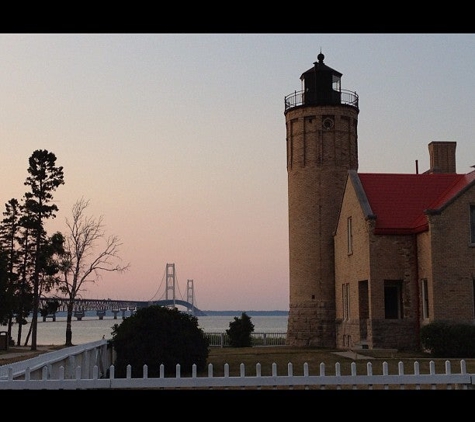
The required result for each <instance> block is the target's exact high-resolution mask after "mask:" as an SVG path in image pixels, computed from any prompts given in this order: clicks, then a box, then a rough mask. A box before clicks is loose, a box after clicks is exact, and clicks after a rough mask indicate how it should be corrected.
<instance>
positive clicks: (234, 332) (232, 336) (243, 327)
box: [226, 312, 254, 347]
mask: <svg viewBox="0 0 475 422" xmlns="http://www.w3.org/2000/svg"><path fill="white" fill-rule="evenodd" d="M253 331H254V324H253V323H252V322H251V317H250V316H248V315H247V314H246V313H245V312H243V313H242V314H241V318H238V317H234V321H232V322H230V323H229V329H228V330H226V334H227V335H228V336H229V341H230V345H231V347H251V346H252V337H251V333H252V332H253Z"/></svg>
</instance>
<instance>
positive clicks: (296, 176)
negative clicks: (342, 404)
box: [285, 53, 359, 348]
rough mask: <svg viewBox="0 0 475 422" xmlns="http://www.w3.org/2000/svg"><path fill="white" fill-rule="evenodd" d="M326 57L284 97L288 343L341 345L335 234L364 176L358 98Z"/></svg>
mask: <svg viewBox="0 0 475 422" xmlns="http://www.w3.org/2000/svg"><path fill="white" fill-rule="evenodd" d="M324 58H325V57H324V55H323V54H322V53H320V54H319V55H318V57H317V59H318V61H317V62H315V63H314V66H313V67H312V68H310V69H309V70H307V71H306V72H304V73H303V74H302V76H301V77H300V79H301V81H302V90H301V91H298V92H297V91H296V92H294V93H293V94H290V95H288V96H286V97H285V124H286V141H287V174H288V210H289V214H288V216H289V282H290V303H289V320H288V327H287V344H288V345H291V346H297V347H303V346H312V347H322V348H334V347H336V338H335V299H336V298H335V265H334V249H333V232H334V230H335V228H336V224H337V218H338V211H339V207H340V203H341V200H342V197H343V191H344V188H345V183H346V178H347V173H348V170H350V169H351V170H358V136H357V125H358V113H359V108H358V96H357V95H356V93H354V92H351V91H346V90H342V89H341V85H340V84H341V76H342V74H341V73H339V72H337V71H336V70H334V69H332V68H330V67H328V66H327V65H325V64H324V62H323V60H324Z"/></svg>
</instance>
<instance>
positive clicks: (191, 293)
mask: <svg viewBox="0 0 475 422" xmlns="http://www.w3.org/2000/svg"><path fill="white" fill-rule="evenodd" d="M186 301H187V302H188V303H191V308H190V311H191V313H192V314H193V315H194V314H195V290H194V287H193V280H187V282H186Z"/></svg>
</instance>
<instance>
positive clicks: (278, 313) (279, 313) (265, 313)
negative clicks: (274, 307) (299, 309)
mask: <svg viewBox="0 0 475 422" xmlns="http://www.w3.org/2000/svg"><path fill="white" fill-rule="evenodd" d="M203 312H204V313H205V314H206V316H220V315H222V316H238V317H239V316H241V315H242V313H243V312H245V313H246V315H248V316H288V315H289V311H203Z"/></svg>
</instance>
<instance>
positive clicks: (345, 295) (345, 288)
mask: <svg viewBox="0 0 475 422" xmlns="http://www.w3.org/2000/svg"><path fill="white" fill-rule="evenodd" d="M341 294H342V301H343V319H344V320H345V321H347V320H349V319H350V283H346V284H343V285H342V289H341Z"/></svg>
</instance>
